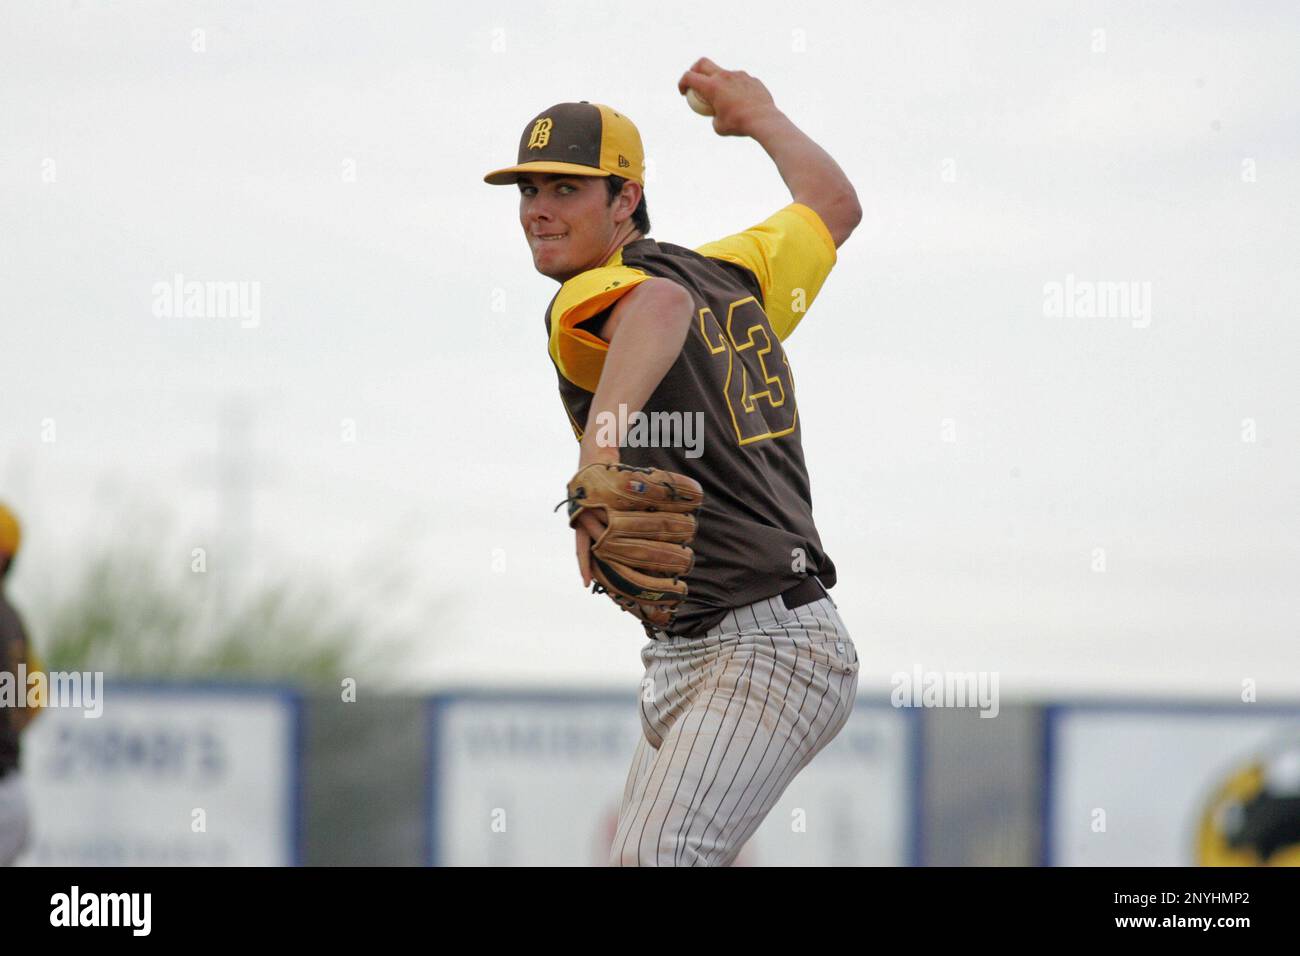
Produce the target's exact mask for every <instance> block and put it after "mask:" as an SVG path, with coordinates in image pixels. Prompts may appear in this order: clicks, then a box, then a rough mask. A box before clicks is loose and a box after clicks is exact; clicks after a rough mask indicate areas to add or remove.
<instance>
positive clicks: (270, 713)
mask: <svg viewBox="0 0 1300 956" xmlns="http://www.w3.org/2000/svg"><path fill="white" fill-rule="evenodd" d="M301 708H302V703H301V700H300V698H299V697H298V695H297V694H295V693H293V692H291V691H289V690H285V689H282V688H276V687H264V686H246V685H224V684H136V683H131V684H124V683H116V682H112V681H110V682H108V683H107V685H106V686H105V689H104V695H103V714H102V716H101V717H100V718H99V719H98V720H84V719H82V715H81V713H80V712H79V711H72V710H55V709H50V710H47V711H45V712H44V713H42V715H41V716H40V718H39V719H38V720H37V721H36V722H35V723H33V724H32V726H31V729H30V731H29V733H28V734H27V736H26V737H25V739H24V745H23V764H22V766H23V779H24V782H25V786H26V789H27V793H28V797H29V801H30V804H31V807H32V818H33V819H32V830H33V833H32V839H31V842H30V844H29V847H28V850H27V852H26V854H25V855H24V857H23V859H22V860H21V862H24V863H30V864H35V865H68V866H133V865H162V866H187V865H193V866H291V865H294V864H295V863H297V862H298V861H299V859H300V853H299V845H300V840H299V829H300V813H299V810H298V808H299V795H300V793H301V786H300V782H299V777H300V772H299V771H300V760H301V754H302V747H301V743H300V731H299V728H300V724H301Z"/></svg>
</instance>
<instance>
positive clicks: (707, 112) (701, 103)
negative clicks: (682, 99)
mask: <svg viewBox="0 0 1300 956" xmlns="http://www.w3.org/2000/svg"><path fill="white" fill-rule="evenodd" d="M686 103H687V105H689V106H690V108H691V109H693V110H695V112H697V113H699V114H700V115H701V116H712V115H713V107H712V106H710V105H709V101H708V100H706V99H705V98H704V97H702V96H700V94H699V93H696V92H695V91H694V90H689V89H688V90H687V91H686Z"/></svg>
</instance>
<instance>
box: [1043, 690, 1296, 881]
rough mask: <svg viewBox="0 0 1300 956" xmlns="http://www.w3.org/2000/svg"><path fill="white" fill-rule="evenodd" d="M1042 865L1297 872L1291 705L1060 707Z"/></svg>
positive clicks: (1049, 738) (1048, 766) (1049, 769)
mask: <svg viewBox="0 0 1300 956" xmlns="http://www.w3.org/2000/svg"><path fill="white" fill-rule="evenodd" d="M1043 766H1044V777H1045V780H1046V782H1047V786H1046V788H1045V790H1044V813H1043V833H1044V835H1045V839H1044V841H1043V862H1044V863H1045V864H1047V865H1049V866H1205V865H1227V866H1258V865H1292V866H1295V865H1300V707H1266V706H1263V705H1260V704H1255V703H1252V704H1241V705H1237V706H1229V707H1206V706H1198V705H1192V704H1166V705H1157V704H1131V705H1125V704H1113V703H1112V704H1105V705H1102V704H1057V705H1052V706H1049V707H1047V708H1046V711H1045V722H1044V759H1043Z"/></svg>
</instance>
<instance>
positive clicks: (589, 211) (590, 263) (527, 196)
mask: <svg viewBox="0 0 1300 956" xmlns="http://www.w3.org/2000/svg"><path fill="white" fill-rule="evenodd" d="M608 196H609V193H608V192H607V190H606V186H605V178H604V177H603V176H562V175H556V174H553V173H542V174H538V175H531V176H520V177H519V222H520V224H521V225H522V226H523V227H524V236H525V237H526V238H527V240H528V248H529V249H530V250H532V253H533V265H534V266H535V267H536V269H537V271H538V272H540V273H541V274H542V275H544V276H549V277H550V278H552V279H555V280H556V281H558V282H564V281H565V280H567V279H571V278H572V277H573V276H576V275H577V274H578V273H580V272H585V271H586V270H588V269H593V268H595V267H596V266H599V265H600V264H601V263H602V262H604V261H605V260H606V259H608V258H609V257H610V256H611V255H613V253H614V243H615V234H616V232H617V230H618V223H615V222H614V218H613V217H614V210H615V209H617V208H618V204H617V203H616V204H615V205H613V206H611V205H610V204H609V202H608ZM553 237H555V238H553Z"/></svg>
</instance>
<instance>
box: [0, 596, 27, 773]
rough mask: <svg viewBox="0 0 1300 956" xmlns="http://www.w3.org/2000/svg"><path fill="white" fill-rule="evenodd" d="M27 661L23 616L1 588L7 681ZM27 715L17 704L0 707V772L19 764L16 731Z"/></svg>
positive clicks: (1, 658)
mask: <svg viewBox="0 0 1300 956" xmlns="http://www.w3.org/2000/svg"><path fill="white" fill-rule="evenodd" d="M27 660H29V648H28V644H27V631H26V629H25V628H24V627H23V622H22V618H20V617H19V616H18V612H17V611H16V610H14V607H13V605H12V604H10V603H9V599H8V598H7V597H6V596H5V594H4V592H3V591H0V671H4V672H7V673H9V674H11V675H13V676H12V677H10V678H9V680H12V681H15V682H16V681H17V678H18V665H19V664H21V663H23V662H24V661H27ZM15 692H16V693H17V694H21V695H23V696H24V698H25V697H26V694H27V688H26V687H17V688H16V691H15ZM27 716H28V714H26V713H25V712H24V711H23V710H21V709H19V708H17V707H3V706H0V771H9V770H12V769H14V768H15V767H17V766H18V757H19V753H20V744H19V734H20V733H21V731H22V728H23V726H24V725H25V723H26V721H25V719H24V718H26V717H27Z"/></svg>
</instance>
